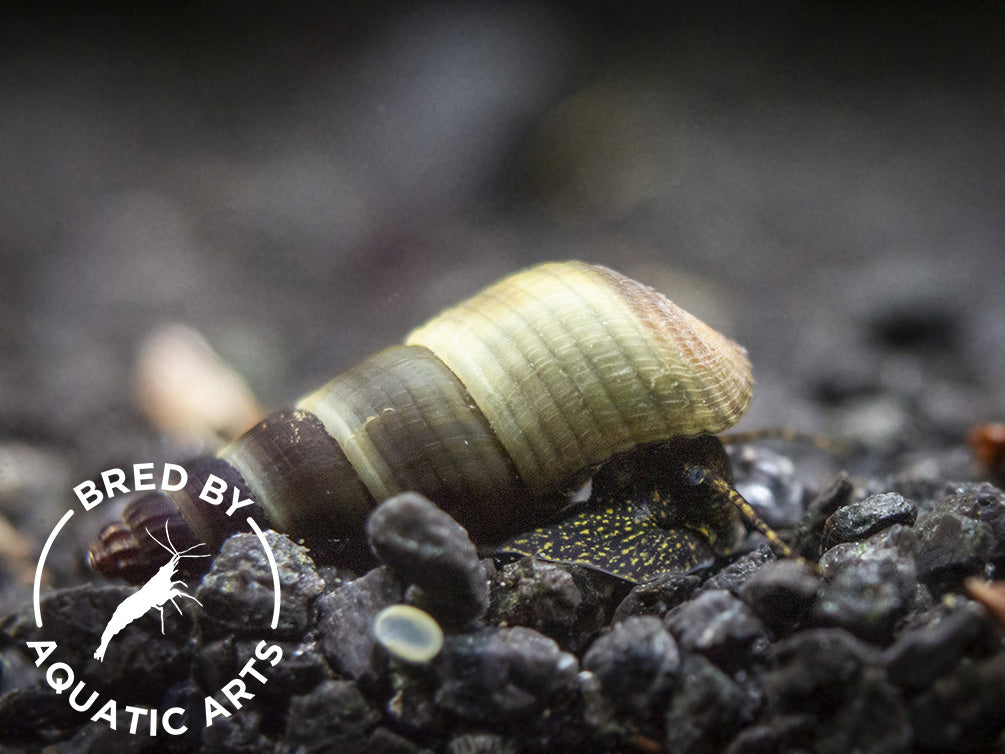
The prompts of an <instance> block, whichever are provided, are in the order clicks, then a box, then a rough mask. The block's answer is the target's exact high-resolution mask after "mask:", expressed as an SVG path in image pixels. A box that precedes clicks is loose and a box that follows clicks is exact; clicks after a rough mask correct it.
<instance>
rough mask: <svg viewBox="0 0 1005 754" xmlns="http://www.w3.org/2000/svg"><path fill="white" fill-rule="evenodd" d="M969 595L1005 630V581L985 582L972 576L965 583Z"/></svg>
mask: <svg viewBox="0 0 1005 754" xmlns="http://www.w3.org/2000/svg"><path fill="white" fill-rule="evenodd" d="M964 586H965V587H966V590H967V594H968V595H970V597H971V598H972V599H975V600H977V601H978V602H980V603H981V604H982V605H984V607H985V608H987V610H988V612H989V613H991V615H993V616H994V618H995V620H996V621H998V624H999V625H1000V626H1001V627H1002V628H1005V581H984V579H980V578H977V577H976V576H972V577H970V578H969V579H967V580H966V581H965V582H964Z"/></svg>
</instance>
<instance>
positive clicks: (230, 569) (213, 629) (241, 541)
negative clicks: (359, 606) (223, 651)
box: [196, 531, 324, 639]
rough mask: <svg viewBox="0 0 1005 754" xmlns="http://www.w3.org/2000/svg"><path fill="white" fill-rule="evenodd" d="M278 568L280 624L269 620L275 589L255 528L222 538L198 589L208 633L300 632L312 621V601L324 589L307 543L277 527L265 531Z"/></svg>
mask: <svg viewBox="0 0 1005 754" xmlns="http://www.w3.org/2000/svg"><path fill="white" fill-rule="evenodd" d="M265 538H266V541H267V542H268V543H269V547H270V548H271V550H272V554H273V557H274V558H275V560H276V567H277V569H278V571H279V593H280V609H279V624H278V627H277V628H276V629H275V630H274V631H273V630H272V629H271V628H270V626H271V622H272V613H273V608H274V604H275V603H274V598H275V592H274V588H273V579H272V569H271V567H270V565H269V561H268V558H267V556H266V553H265V550H264V549H263V547H262V544H261V542H260V541H259V539H258V537H257V536H256V535H254V534H235V535H234V536H232V537H230V538H229V539H228V540H227V541H226V542H224V543H223V547H222V548H221V550H220V554H219V555H218V556H217V557H216V558H215V559H214V560H213V565H212V568H211V569H210V571H209V573H208V574H206V576H205V577H204V578H203V580H202V583H201V584H200V585H199V588H198V590H197V592H196V597H197V598H198V599H199V601H200V602H202V609H201V610H200V611H199V622H200V625H201V626H202V627H203V631H204V633H205V634H206V635H208V636H223V635H226V634H234V635H235V636H238V637H242V636H260V637H266V636H268V637H269V638H270V639H274V638H277V637H279V638H297V637H299V636H301V635H302V634H303V633H304V631H305V630H306V628H307V625H308V623H310V622H311V619H312V617H313V616H312V614H311V604H312V602H313V600H314V598H315V597H317V596H318V595H319V594H321V591H322V590H323V589H324V581H322V579H321V577H320V576H318V573H317V570H316V569H315V567H314V561H313V560H311V558H310V556H309V555H308V554H307V548H305V547H301V546H300V545H298V544H296V543H295V542H293V541H292V540H290V538H289V537H287V536H285V535H283V534H277V533H276V532H274V531H266V532H265Z"/></svg>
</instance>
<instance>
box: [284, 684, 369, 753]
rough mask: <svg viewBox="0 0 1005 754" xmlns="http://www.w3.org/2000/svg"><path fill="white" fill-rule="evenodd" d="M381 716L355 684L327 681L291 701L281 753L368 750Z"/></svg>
mask: <svg viewBox="0 0 1005 754" xmlns="http://www.w3.org/2000/svg"><path fill="white" fill-rule="evenodd" d="M379 720H380V715H379V714H378V712H377V711H376V710H375V709H373V708H372V707H371V706H370V705H369V704H368V703H367V701H366V698H365V697H364V696H363V694H361V693H360V691H359V689H358V688H356V684H355V683H353V682H352V681H324V682H322V683H320V684H318V686H317V687H316V688H314V689H313V690H312V691H311V692H309V693H307V694H303V695H302V696H296V697H294V698H293V699H291V700H290V710H289V714H288V715H287V718H286V737H285V741H284V744H283V746H282V747H281V748H280V751H281V752H297V754H309V753H310V752H330V751H338V750H342V751H366V743H367V739H368V738H369V731H370V729H371V728H373V727H374V726H375V725H376V724H377V722H378V721H379Z"/></svg>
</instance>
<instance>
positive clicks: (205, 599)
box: [0, 484, 1005, 752]
mask: <svg viewBox="0 0 1005 754" xmlns="http://www.w3.org/2000/svg"><path fill="white" fill-rule="evenodd" d="M904 489H906V487H904ZM927 489H928V490H929V491H928V493H926V494H925V495H924V497H921V493H922V492H923V486H921V485H914V487H913V490H912V494H914V495H915V496H918V497H920V498H921V499H919V500H918V502H917V504H916V505H917V508H919V509H921V510H923V511H925V512H924V513H922V514H921V515H919V516H918V517H917V520H916V521H915V522H914V523H913V524H911V523H910V520H911V519H913V518H914V513H915V504H911V503H908V502H907V501H906V499H905V498H904V497H903V496H902V495H901V494H900V493H898V492H890V493H885V494H881V495H875V494H874V495H871V496H865V497H861V498H860V499H857V500H850V501H848V502H847V503H846V504H844V505H843V506H841V507H840V508H838V509H837V510H836V511H835V512H833V513H832V514H831V515H830V516H829V517H828V518H827V521H828V522H833V521H835V520H838V521H846V522H851V523H850V524H849V525H848V526H844V525H843V524H842V525H841V531H842V532H843V533H842V535H841V536H840V537H836V538H835V539H838V540H840V541H838V542H837V543H835V544H833V545H832V546H831V547H829V548H827V549H825V550H824V551H823V552H822V553H821V557H820V558H819V562H818V563H816V564H815V563H814V562H813V561H812V560H810V559H794V558H791V559H783V560H777V559H776V558H775V557H774V556H772V555H771V553H770V551H768V550H767V549H766V548H765V547H764V546H763V545H762V546H759V547H754V549H752V550H750V552H748V553H747V554H743V555H738V556H736V557H735V558H734V559H733V562H732V563H726V564H723V567H721V568H719V569H712V570H711V571H708V572H704V573H701V574H692V575H689V576H667V577H664V578H661V579H657V580H655V581H654V582H652V583H647V584H642V585H638V586H635V587H634V588H631V587H630V585H628V584H625V583H624V582H620V581H619V580H617V579H614V578H613V577H610V576H607V575H605V574H601V573H598V572H595V571H591V570H588V569H584V568H582V567H573V566H568V565H562V564H556V563H547V562H542V561H537V562H535V561H533V560H532V559H530V558H521V559H519V560H517V561H515V562H512V563H509V564H503V565H500V567H499V568H498V569H495V568H494V567H493V565H492V563H491V561H482V560H479V559H478V558H477V557H476V555H475V548H474V546H473V545H472V544H471V543H470V541H469V540H467V537H466V535H465V533H464V531H463V529H461V528H460V527H458V526H457V525H456V524H454V523H453V522H452V521H449V520H446V519H447V517H446V514H444V513H443V512H442V511H440V510H439V509H435V508H431V507H430V505H429V503H428V501H425V500H423V499H419V498H414V497H411V496H409V497H404V498H399V499H397V500H392V501H390V503H389V504H387V505H385V506H382V507H381V508H380V509H378V511H377V512H375V514H374V516H373V518H372V519H371V522H370V527H369V532H370V539H371V541H373V542H374V546H375V550H376V551H377V552H378V554H379V555H381V557H382V558H384V559H386V560H387V561H388V563H389V564H390V563H393V567H392V566H390V565H381V566H378V567H376V568H374V569H373V570H370V571H369V572H367V573H365V574H362V575H359V576H354V575H353V574H352V573H350V572H345V571H339V570H338V569H336V568H333V567H332V566H324V567H322V568H320V570H319V568H318V566H317V564H316V563H315V562H314V561H313V560H312V558H311V555H310V553H309V552H308V551H307V550H306V549H305V548H303V547H301V546H298V545H296V544H294V543H292V542H290V541H289V540H288V539H287V538H286V537H284V536H282V535H277V534H273V533H269V534H268V539H269V542H270V544H271V546H272V549H273V551H274V552H275V553H276V554H277V560H278V561H279V564H280V573H281V575H282V585H283V589H282V594H283V604H282V610H281V616H283V619H282V621H281V623H280V625H279V628H278V629H277V630H276V631H271V630H269V629H268V628H267V624H268V620H267V619H266V618H265V617H264V614H265V613H266V612H268V611H267V610H266V607H267V605H266V603H267V602H268V601H269V600H268V599H267V596H268V595H267V594H266V593H267V592H268V591H269V590H268V589H266V588H265V582H266V577H267V576H268V570H267V568H266V567H265V564H264V563H263V557H262V552H263V550H262V548H261V547H260V545H258V543H257V538H256V537H254V536H253V535H235V536H234V537H233V538H231V539H230V540H228V542H227V543H226V544H225V546H224V548H223V551H222V552H221V554H220V555H219V556H218V557H217V558H216V559H215V561H214V562H213V565H212V568H211V570H210V572H209V573H208V574H206V576H205V577H204V578H203V580H202V583H201V584H200V586H199V588H198V590H197V592H196V594H197V595H198V597H199V598H200V600H201V601H202V603H203V610H200V611H199V612H198V616H197V618H196V623H195V625H192V624H191V623H190V622H188V621H189V619H188V618H187V617H175V616H170V614H169V619H168V620H169V628H170V629H171V630H169V631H168V632H167V633H166V635H165V636H163V637H162V636H160V635H159V630H158V629H159V621H157V620H155V619H154V618H152V617H149V616H148V617H147V618H146V619H144V621H142V622H140V623H138V624H137V628H136V629H132V630H130V631H128V632H126V633H125V634H124V635H123V636H124V638H123V643H122V644H121V645H120V649H119V650H118V651H117V652H115V653H112V654H114V655H115V656H118V657H120V658H123V660H122V661H121V662H120V663H119V664H112V665H102V666H101V667H98V666H97V664H96V663H94V662H93V660H91V659H90V657H89V652H90V648H91V647H93V645H94V642H95V641H96V639H97V632H98V631H99V630H100V626H101V625H102V623H103V615H104V613H105V611H107V610H108V609H110V608H111V607H114V605H116V604H117V603H118V602H119V601H121V599H122V597H123V595H124V594H126V593H128V592H129V590H128V589H123V588H118V587H115V588H111V587H101V588H95V587H78V588H74V589H68V590H59V591H55V592H52V593H50V594H49V595H48V596H46V597H45V599H44V600H43V612H44V614H45V617H46V628H45V629H44V630H39V629H37V628H35V626H34V622H33V620H32V619H31V615H30V613H29V612H28V611H21V612H20V613H16V614H14V615H11V616H8V617H7V618H5V619H4V621H3V623H2V628H3V631H4V634H3V636H4V637H5V642H6V644H7V650H6V651H8V652H16V651H17V649H18V647H21V646H23V644H24V642H25V641H38V640H42V639H44V638H53V639H56V640H59V641H61V642H66V643H68V644H70V645H71V646H72V645H73V644H72V643H71V642H76V646H79V647H80V651H79V653H78V654H76V655H73V654H71V655H68V656H67V658H66V661H67V662H68V663H70V664H71V665H72V666H74V667H80V668H85V669H86V670H84V671H83V677H84V678H86V679H87V680H88V681H89V682H92V683H95V684H96V685H100V688H101V689H102V690H103V692H104V693H108V694H116V693H117V694H131V695H132V697H131V698H135V699H138V700H140V701H144V703H146V704H150V705H153V706H155V707H158V708H160V709H162V710H164V709H168V708H170V707H172V706H180V707H183V708H185V709H187V710H188V712H187V713H186V715H187V717H186V718H184V719H187V720H191V721H192V727H191V728H190V734H189V735H187V736H184V737H178V738H162V739H161V740H160V741H159V746H160V747H161V748H162V749H164V750H184V749H185V747H188V746H192V745H195V744H200V745H203V746H212V747H216V748H219V749H220V750H234V751H236V750H240V751H248V752H253V751H274V750H280V751H291V752H292V751H324V750H329V749H330V748H331V747H333V746H337V747H340V748H343V749H344V750H348V751H371V750H373V751H423V750H428V751H556V750H578V751H613V750H629V749H642V750H654V751H655V750H663V749H665V750H666V751H674V752H678V751H684V752H705V751H730V752H761V751H790V750H791V751H795V750H803V749H806V750H813V751H827V752H830V751H834V752H838V751H850V750H859V751H870V752H871V751H884V752H885V751H892V752H900V751H903V752H908V751H961V752H962V751H980V750H988V751H990V750H995V747H996V746H998V745H999V744H1001V742H1002V736H1003V734H1005V674H1003V671H1005V645H1003V641H1002V636H1003V627H1002V626H1000V625H997V624H996V623H995V622H994V621H993V620H992V618H991V617H990V615H989V614H988V612H987V611H986V610H985V609H984V608H983V607H982V606H980V605H979V604H978V603H976V602H973V601H971V600H970V599H968V598H967V597H966V596H965V592H964V589H963V580H964V579H965V578H966V577H967V576H969V575H973V574H975V573H976V574H983V573H992V572H993V571H994V569H995V567H996V563H997V561H995V560H994V557H993V556H994V554H996V553H998V552H999V547H998V545H999V544H1000V541H999V540H998V539H997V538H996V535H995V531H996V530H995V527H994V526H992V525H991V524H989V523H987V522H985V521H983V520H982V516H984V515H989V517H990V518H991V519H992V521H998V520H999V519H998V516H999V515H1000V510H999V506H1001V505H1003V504H1005V502H1003V496H1002V495H1001V494H1000V493H999V492H998V491H997V490H995V489H994V488H991V487H989V486H988V485H984V484H982V485H968V484H949V485H940V486H937V487H936V486H929V487H928V488H927ZM852 497H855V494H854V493H853V494H852ZM818 507H819V506H818ZM815 513H816V511H815V510H808V512H807V513H806V516H807V517H813V516H814V515H815ZM870 516H871V517H872V520H873V521H872V523H871V524H869V525H865V524H864V523H861V522H864V521H865V520H866V519H867V518H869V517H870ZM905 520H907V521H908V522H907V523H905V522H904V521H905ZM385 525H386V526H387V527H388V531H382V530H381V529H382V527H384V526H385ZM828 526H830V528H831V529H832V530H836V529H837V528H838V525H830V524H828V525H825V529H826V528H828ZM752 538H753V535H752ZM824 539H825V541H827V539H828V538H827V537H825V538H824ZM444 547H446V549H449V550H450V554H449V557H448V554H447V553H445V552H444ZM322 573H324V574H326V576H327V578H323V577H322V576H321V574H322ZM475 573H477V574H480V576H479V577H478V579H477V584H476V583H475V579H474V578H473V577H472V574H475ZM329 581H330V584H329ZM409 584H412V586H411V587H409ZM420 584H421V588H416V585H420ZM437 584H442V585H443V587H444V591H445V594H444V595H442V596H441V597H440V599H431V598H430V593H431V592H432V591H434V590H435V589H436V588H437ZM401 601H413V602H416V603H418V604H420V605H423V606H425V607H427V608H431V607H435V608H436V609H438V610H445V611H446V612H444V613H441V615H443V616H445V621H444V623H443V625H444V627H445V629H446V640H445V643H444V646H443V649H442V651H441V652H440V653H439V655H438V656H437V657H435V658H434V659H433V660H432V661H430V662H429V663H426V664H418V665H416V664H410V663H407V662H403V661H401V660H398V659H396V658H394V657H391V656H390V655H388V654H387V653H386V652H384V651H383V650H382V648H381V647H380V646H379V645H378V644H377V643H376V642H375V641H374V639H373V635H372V630H371V626H372V623H373V620H374V617H375V616H376V614H377V613H378V612H379V611H380V610H381V609H383V608H384V607H386V606H388V605H391V604H394V603H396V602H401ZM87 605H92V606H93V609H91V610H90V611H88V610H84V609H82V608H83V607H85V606H87ZM486 607H487V609H486ZM220 615H222V616H230V618H225V619H221V618H220V617H219V616H220ZM50 626H51V628H50ZM139 629H142V630H139ZM183 636H191V637H192V639H191V640H189V641H185V640H184V639H179V638H178V637H183ZM263 641H268V642H277V645H278V646H280V647H281V648H282V652H283V655H282V661H281V662H279V663H278V664H277V665H275V666H274V667H270V666H267V665H266V664H265V663H259V665H258V666H256V667H259V668H260V669H261V670H262V672H263V673H265V674H267V676H268V680H267V682H266V683H263V684H261V685H257V686H252V685H251V683H250V679H248V680H249V690H254V691H256V693H255V695H254V698H251V699H247V700H245V701H244V704H245V706H243V707H242V708H241V709H240V713H241V714H234V715H231V716H227V717H224V718H220V719H219V720H218V721H217V722H215V723H214V725H213V726H211V727H209V728H206V729H205V730H204V731H200V730H199V729H198V727H197V724H196V723H197V720H198V715H199V714H201V709H200V705H201V704H202V700H203V697H204V695H205V694H206V693H212V690H213V689H218V688H221V687H222V685H223V684H224V683H225V682H226V681H227V680H228V679H230V678H233V677H235V676H236V674H237V672H238V671H239V670H240V669H241V668H242V667H244V666H245V665H246V663H248V662H249V661H251V662H255V657H256V655H257V651H256V650H261V646H262V645H261V642H263ZM28 659H31V658H28ZM144 673H145V675H143V674H144ZM137 689H146V690H147V692H146V694H145V695H144V694H139V695H137V694H136V690H137ZM59 701H61V700H59V699H58V698H57V699H55V700H54V695H53V694H52V693H51V692H50V691H49V690H48V689H47V688H46V687H45V686H44V684H41V685H39V684H36V685H34V686H28V687H27V688H23V689H21V690H18V691H13V692H9V693H7V694H6V695H5V696H3V697H0V721H2V722H3V724H4V727H3V729H4V730H5V731H7V734H6V735H7V736H8V737H9V739H10V742H11V745H12V746H13V747H14V748H13V750H30V749H31V748H32V747H33V746H36V745H39V744H41V743H43V742H60V741H63V742H65V744H60V746H61V747H63V748H65V750H67V751H76V750H78V748H85V749H87V750H91V749H88V747H91V746H97V745H106V746H107V745H108V741H110V740H111V738H110V736H112V733H111V731H106V732H105V733H101V732H95V731H94V730H92V729H93V728H94V726H93V725H86V724H85V723H87V720H86V717H84V716H81V715H74V714H68V711H67V708H66V705H65V704H61V703H57V702H59ZM119 714H120V715H122V713H121V711H120V713H119ZM122 724H124V725H128V719H127V718H125V717H123V718H122ZM85 742H86V743H85ZM661 747H662V749H661ZM61 750H63V749H61ZM138 750H142V749H138Z"/></svg>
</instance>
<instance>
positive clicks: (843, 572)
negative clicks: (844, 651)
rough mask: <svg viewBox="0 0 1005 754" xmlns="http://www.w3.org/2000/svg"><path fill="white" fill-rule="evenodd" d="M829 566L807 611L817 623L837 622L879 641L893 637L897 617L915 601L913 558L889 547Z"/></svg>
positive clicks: (851, 630)
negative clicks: (822, 582) (824, 578)
mask: <svg viewBox="0 0 1005 754" xmlns="http://www.w3.org/2000/svg"><path fill="white" fill-rule="evenodd" d="M885 553H886V554H888V556H889V557H880V556H875V557H869V558H865V559H859V560H849V561H846V562H843V563H842V564H841V566H840V567H832V568H830V569H829V571H828V575H827V579H826V580H825V582H824V584H823V586H822V587H821V589H820V591H819V596H818V598H817V600H816V602H815V603H814V604H813V607H812V610H811V611H810V621H811V622H812V623H813V624H814V625H817V626H837V627H841V628H844V629H847V630H848V631H850V632H851V633H853V634H855V635H856V636H858V637H859V638H862V639H865V640H867V641H872V642H876V643H879V644H887V643H889V642H890V641H892V639H893V631H894V628H895V626H896V625H897V621H898V620H899V619H900V618H902V617H903V616H904V615H906V614H907V612H908V610H909V609H910V608H911V607H912V605H914V604H915V591H916V585H917V577H916V574H915V569H914V562H913V561H912V560H910V559H909V558H902V557H899V556H898V555H897V553H896V552H895V551H893V550H886V551H885Z"/></svg>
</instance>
